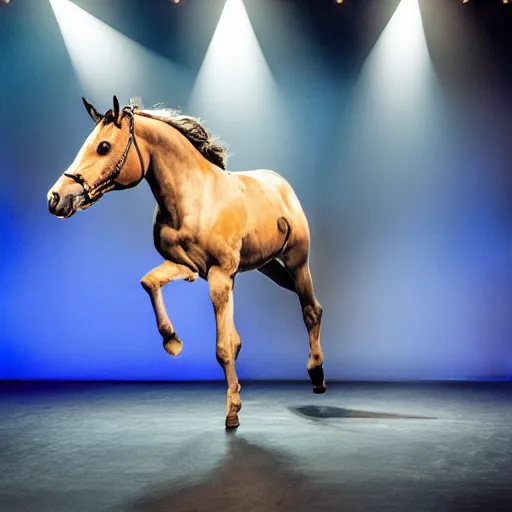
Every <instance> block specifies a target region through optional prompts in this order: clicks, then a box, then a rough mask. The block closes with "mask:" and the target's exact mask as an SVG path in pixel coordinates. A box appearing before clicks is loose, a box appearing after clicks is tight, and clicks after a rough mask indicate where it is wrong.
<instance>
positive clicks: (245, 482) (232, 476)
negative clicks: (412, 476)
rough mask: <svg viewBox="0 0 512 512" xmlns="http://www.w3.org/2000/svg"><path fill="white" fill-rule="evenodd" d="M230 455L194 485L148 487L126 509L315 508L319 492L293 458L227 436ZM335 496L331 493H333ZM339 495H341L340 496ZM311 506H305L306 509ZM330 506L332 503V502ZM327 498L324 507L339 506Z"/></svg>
mask: <svg viewBox="0 0 512 512" xmlns="http://www.w3.org/2000/svg"><path fill="white" fill-rule="evenodd" d="M227 436H228V443H229V446H228V453H227V454H226V458H225V459H224V461H223V463H222V465H221V466H220V467H219V468H218V469H217V470H215V471H214V472H213V473H212V474H210V475H209V477H208V478H207V479H205V480H204V481H202V482H200V483H197V484H195V485H190V483H188V484H187V483H186V482H183V484H184V485H180V484H179V483H178V482H174V483H173V485H172V488H169V489H167V490H165V489H153V490H151V489H150V490H149V491H150V492H148V494H147V496H145V497H143V498H142V499H141V500H139V501H137V502H136V503H133V504H132V505H131V506H130V507H126V508H123V510H126V511H129V512H164V511H165V512H171V511H172V512H192V511H194V512H211V511H222V512H241V511H251V512H253V511H258V512H259V511H261V512H264V511H265V512H271V511H274V510H279V511H290V512H291V511H293V512H297V511H301V510H306V508H307V509H308V510H311V508H310V505H312V504H313V503H314V502H315V500H316V496H315V490H314V487H313V486H312V485H311V482H310V481H308V479H307V477H306V476H305V475H304V474H301V473H299V472H296V471H294V470H293V469H292V468H293V463H292V461H289V460H288V458H287V457H286V456H284V455H283V454H281V453H279V452H273V451H270V450H267V449H263V448H261V447H259V446H256V445H254V444H252V443H249V442H248V441H246V440H245V439H243V438H242V437H240V436H239V435H237V434H236V433H231V434H227ZM330 494H331V495H333V493H330ZM338 498H339V495H338ZM306 505H307V507H306ZM330 505H331V506H330ZM338 509H339V507H336V503H332V504H329V500H327V502H325V501H323V503H322V510H338Z"/></svg>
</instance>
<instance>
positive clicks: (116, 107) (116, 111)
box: [112, 95, 119, 126]
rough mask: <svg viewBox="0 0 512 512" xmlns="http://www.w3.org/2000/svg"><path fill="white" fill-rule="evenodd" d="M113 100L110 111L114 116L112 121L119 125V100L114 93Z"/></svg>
mask: <svg viewBox="0 0 512 512" xmlns="http://www.w3.org/2000/svg"><path fill="white" fill-rule="evenodd" d="M113 101H114V109H113V111H112V115H113V116H114V123H115V124H116V126H119V100H118V99H117V96H115V95H114V97H113Z"/></svg>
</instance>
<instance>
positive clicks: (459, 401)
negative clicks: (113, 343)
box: [0, 383, 512, 512]
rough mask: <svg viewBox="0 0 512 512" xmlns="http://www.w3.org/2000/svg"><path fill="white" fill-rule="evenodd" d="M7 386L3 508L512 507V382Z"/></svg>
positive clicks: (249, 511) (1, 453)
mask: <svg viewBox="0 0 512 512" xmlns="http://www.w3.org/2000/svg"><path fill="white" fill-rule="evenodd" d="M242 399H243V409H242V412H241V416H240V419H241V423H242V424H241V427H240V429H239V430H238V431H237V432H236V433H234V434H227V433H226V432H225V431H224V428H223V422H224V386H223V385H221V384H136V383H134V384H130V383H123V384H101V383H96V384H87V383H62V384H14V383H4V384H3V385H0V418H1V419H0V511H1V512H11V511H12V512H14V511H16V512H25V511H27V512H28V511H30V512H60V511H63V512H81V511H91V512H98V511H126V512H150V511H158V512H159V511H169V512H192V511H201V512H203V511H205V512H216V511H222V512H253V511H258V512H260V511H261V512H264V511H265V512H272V511H287V512H288V511H289V512H292V511H293V512H301V511H350V512H352V511H354V512H363V511H364V512H366V511H378V512H381V511H382V512H384V511H389V512H401V511H407V512H409V511H413V512H417V511H459V510H460V511H473V510H481V511H485V512H493V511H499V510H503V511H512V429H511V423H512V386H511V385H509V384H495V385H491V384H377V383H374V384H334V385H333V384H331V385H330V387H329V389H328V392H327V394H326V395H322V396H317V395H313V394H312V392H311V389H310V387H309V385H308V384H307V383H299V384H265V383H251V384H247V385H245V386H244V389H243V394H242Z"/></svg>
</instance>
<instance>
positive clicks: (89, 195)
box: [64, 107, 144, 204]
mask: <svg viewBox="0 0 512 512" xmlns="http://www.w3.org/2000/svg"><path fill="white" fill-rule="evenodd" d="M123 112H124V114H125V115H127V116H128V117H129V118H130V137H129V138H128V143H127V144H126V148H125V150H124V151H123V154H122V155H121V158H120V159H119V161H118V162H117V164H116V165H115V167H114V170H113V171H112V172H111V173H110V174H108V175H107V176H106V177H105V178H103V179H100V180H99V181H97V182H96V183H93V184H92V185H89V183H87V180H86V179H85V178H84V177H83V176H82V175H81V174H79V173H76V174H74V173H67V172H65V173H64V176H67V177H68V178H71V179H72V180H74V181H76V182H77V183H79V184H80V185H81V186H82V188H83V190H84V192H83V195H84V197H85V201H86V204H89V203H91V204H92V203H94V202H96V201H97V200H98V199H99V197H96V196H98V195H100V194H101V193H102V192H103V191H104V190H105V189H107V188H108V187H110V186H111V185H112V184H113V185H114V186H115V188H116V189H117V190H125V189H127V188H132V187H135V186H136V185H138V184H139V183H140V182H141V181H142V180H143V179H144V160H143V159H142V154H141V152H140V149H139V145H138V144H137V139H136V138H135V115H134V113H133V107H125V108H124V109H123ZM132 144H133V145H134V146H135V149H136V150H137V155H138V156H139V162H140V168H141V176H140V178H139V179H138V180H137V181H136V182H135V183H132V184H130V185H120V184H119V183H116V182H115V179H116V178H117V177H118V176H119V174H120V173H121V171H122V169H123V167H124V164H125V163H126V159H127V157H128V153H129V151H130V148H131V146H132Z"/></svg>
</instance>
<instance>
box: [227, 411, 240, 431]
mask: <svg viewBox="0 0 512 512" xmlns="http://www.w3.org/2000/svg"><path fill="white" fill-rule="evenodd" d="M239 426H240V421H238V414H235V415H229V416H226V430H234V429H236V428H238V427H239Z"/></svg>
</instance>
